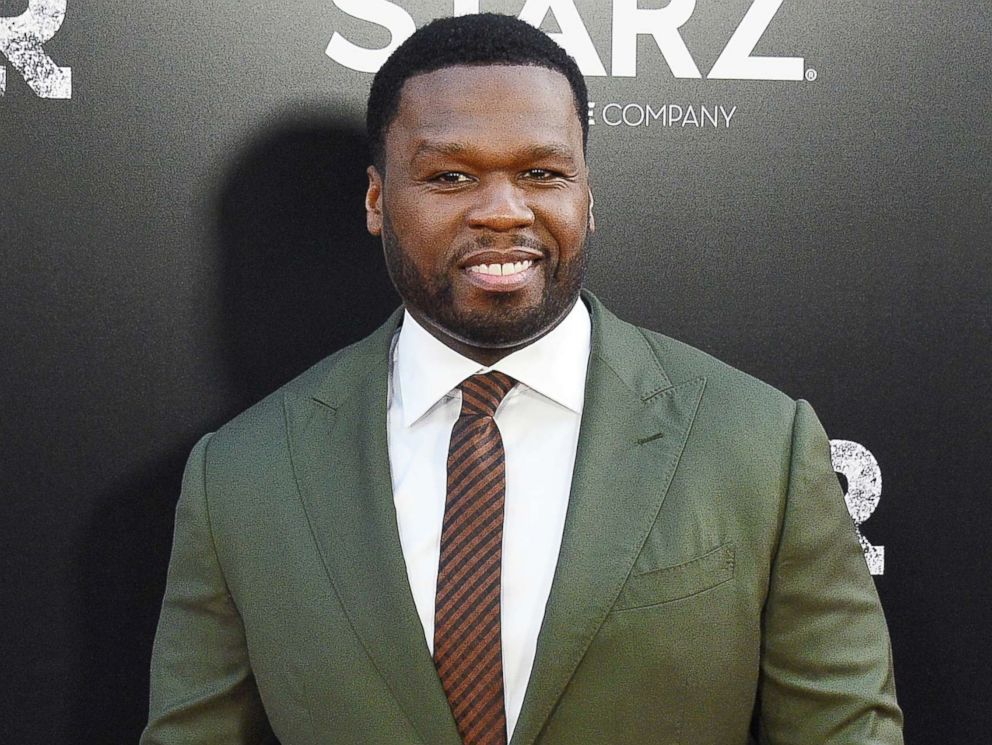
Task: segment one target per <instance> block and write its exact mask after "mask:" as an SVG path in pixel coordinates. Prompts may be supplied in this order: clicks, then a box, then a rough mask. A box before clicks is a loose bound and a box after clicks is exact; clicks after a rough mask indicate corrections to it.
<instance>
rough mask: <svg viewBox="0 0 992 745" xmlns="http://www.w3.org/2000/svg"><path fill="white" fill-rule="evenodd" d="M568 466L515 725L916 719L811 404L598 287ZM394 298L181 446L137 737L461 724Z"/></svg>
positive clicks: (269, 736)
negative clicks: (390, 444)
mask: <svg viewBox="0 0 992 745" xmlns="http://www.w3.org/2000/svg"><path fill="white" fill-rule="evenodd" d="M583 297H584V299H585V301H586V303H587V304H588V305H589V306H590V309H591V312H592V329H593V336H592V352H591V358H590V363H589V370H588V380H587V386H586V398H585V408H584V411H583V414H582V420H581V427H580V435H579V444H578V453H577V458H576V465H575V472H574V478H573V484H572V492H571V496H570V501H569V505H568V512H567V517H566V521H565V529H564V536H563V540H562V546H561V553H560V556H559V560H558V566H557V570H556V573H555V579H554V584H553V587H552V590H551V595H550V598H549V600H548V605H547V610H546V613H545V616H544V621H543V625H542V627H541V632H540V636H539V640H538V645H537V654H536V658H535V663H534V667H533V673H532V675H531V679H530V682H529V685H528V688H527V692H526V696H525V699H524V704H523V709H522V711H521V714H520V719H519V721H518V723H517V726H516V730H515V731H514V733H513V737H512V741H511V745H530V744H531V743H542V745H552V744H556V745H557V744H559V743H560V744H562V745H566V744H567V745H577V744H578V745H581V744H583V743H604V744H605V743H608V744H609V745H622V744H624V743H630V744H631V745H646V744H650V743H659V744H661V743H664V744H666V745H668V744H671V745H675V744H676V743H678V744H679V745H703V744H704V743H705V744H712V745H744V744H745V743H747V742H749V740H750V735H749V729H750V725H751V722H752V717H754V719H755V721H756V722H757V723H758V725H757V727H758V730H759V731H758V741H759V742H762V743H775V744H777V745H778V744H781V745H784V744H786V743H790V744H794V745H822V744H823V743H849V744H850V745H866V744H867V743H886V744H889V743H901V742H902V735H901V714H900V711H899V708H898V706H897V705H896V701H895V692H894V686H893V680H892V669H891V660H890V652H889V641H888V635H887V631H886V627H885V621H884V618H883V615H882V610H881V608H880V606H879V602H878V598H877V596H876V593H875V589H874V585H873V583H872V580H871V577H870V576H869V574H868V571H867V568H866V565H865V561H864V557H863V555H862V552H861V549H860V546H859V544H858V542H857V540H856V537H855V532H854V528H853V524H852V522H851V519H850V517H849V516H848V514H847V511H846V509H845V505H844V500H843V495H842V493H841V491H840V488H839V484H838V481H837V478H836V476H835V474H834V472H833V469H832V467H831V464H830V457H829V446H828V442H827V439H826V436H825V435H824V433H823V431H822V428H821V427H820V425H819V423H818V422H817V420H816V417H815V415H814V414H813V411H812V410H811V409H810V407H809V406H808V405H807V404H806V403H804V402H802V401H799V402H796V401H793V400H791V399H789V398H787V397H786V396H784V395H783V394H781V393H779V392H777V391H775V390H774V389H772V388H770V387H768V386H767V385H765V384H763V383H761V382H759V381H757V380H755V379H753V378H751V377H749V376H747V375H745V374H743V373H740V372H738V371H736V370H733V369H732V368H729V367H727V366H726V365H724V364H722V363H720V362H717V361H716V360H714V359H713V358H711V357H709V356H707V355H705V354H703V353H702V352H699V351H697V350H694V349H692V348H690V347H688V346H685V345H683V344H680V343H678V342H676V341H674V340H672V339H668V338H666V337H664V336H661V335H658V334H655V333H652V332H648V331H645V330H643V329H639V328H636V327H634V326H631V325H630V324H627V323H624V322H623V321H620V320H619V319H618V318H616V317H615V316H614V315H612V314H611V313H609V311H607V310H606V309H605V308H603V306H602V305H601V304H600V303H599V302H598V301H597V300H596V299H595V298H594V297H593V296H591V295H589V294H584V295H583ZM399 320H400V314H399V312H397V313H396V314H394V315H393V317H392V318H391V319H390V320H389V321H388V322H387V323H386V324H385V325H384V326H383V327H382V328H380V329H379V330H378V331H376V332H375V333H374V334H373V335H372V336H370V337H368V338H367V339H365V340H363V341H361V342H359V343H357V344H355V345H353V346H351V347H348V348H347V349H345V350H342V351H341V352H339V353H337V354H335V355H333V356H331V357H330V358H328V359H326V360H324V361H323V362H321V363H320V364H318V365H316V366H315V367H313V368H311V369H310V370H309V371H307V372H306V373H304V374H303V375H302V376H300V377H299V378H297V379H296V380H294V381H292V382H291V383H289V384H288V385H286V386H284V387H283V388H282V389H280V390H279V391H277V392H276V393H274V394H273V395H271V396H269V397H268V398H266V399H265V400H263V401H262V402H260V403H259V404H257V405H256V406H254V407H252V408H251V409H249V410H248V411H246V412H245V413H244V414H242V415H241V416H239V417H238V418H236V419H234V420H233V421H232V422H230V423H229V424H227V425H225V426H224V427H223V428H221V429H220V430H219V431H218V432H216V433H215V434H213V435H210V436H207V437H204V438H203V439H202V440H201V441H200V442H199V443H198V444H197V446H196V448H195V449H194V450H193V453H192V455H191V456H190V459H189V464H188V466H187V469H186V474H185V477H184V482H183V490H182V496H181V498H180V501H179V505H178V507H177V512H176V533H175V543H174V547H173V554H172V560H171V563H170V566H169V575H168V582H167V587H166V592H165V599H164V602H163V607H162V615H161V620H160V622H159V627H158V633H157V635H156V638H155V646H154V652H153V658H152V686H151V713H150V721H149V724H148V727H147V728H146V730H145V732H144V734H143V736H142V740H141V742H142V743H143V744H144V745H152V744H153V743H170V744H171V743H174V744H175V745H180V744H181V745H192V744H195V743H205V744H206V743H209V744H210V745H224V744H226V743H248V742H251V743H255V742H274V741H275V738H278V740H279V741H281V742H282V744H283V745H317V744H318V743H319V744H321V745H325V744H327V745H330V744H332V743H334V744H336V743H342V744H343V743H361V744H362V745H369V744H374V743H383V744H386V745H406V744H410V745H414V744H420V745H425V744H426V745H458V743H459V742H460V741H459V738H458V734H457V732H456V729H455V725H454V721H453V719H452V717H451V714H450V711H449V709H448V705H447V701H446V699H445V696H444V692H443V691H442V689H441V685H440V683H439V681H438V677H437V674H436V673H435V670H434V666H433V663H432V661H431V655H430V653H429V651H428V648H427V644H426V641H425V639H424V632H423V629H422V628H421V625H420V622H419V619H418V616H417V613H416V609H415V607H414V602H413V597H412V595H411V593H410V589H409V585H408V582H407V577H406V571H405V567H404V562H403V555H402V551H401V548H400V543H399V537H398V533H397V527H396V517H395V512H394V509H393V503H392V494H391V486H390V483H391V482H390V474H389V459H388V455H387V452H386V406H387V400H386V399H387V389H388V385H387V356H388V353H389V348H390V339H391V337H392V334H393V332H394V330H395V329H396V326H397V324H398V322H399Z"/></svg>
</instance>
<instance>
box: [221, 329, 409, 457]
mask: <svg viewBox="0 0 992 745" xmlns="http://www.w3.org/2000/svg"><path fill="white" fill-rule="evenodd" d="M390 320H392V319H390ZM389 325H390V322H387V324H385V325H384V326H382V327H380V328H379V329H378V330H377V331H375V332H374V333H373V334H371V335H370V336H367V337H365V338H364V339H362V340H360V341H358V342H355V343H354V344H351V345H349V346H347V347H345V348H343V349H341V350H339V351H337V352H335V353H334V354H331V355H329V356H328V357H325V358H324V359H323V360H321V361H320V362H318V363H316V364H315V365H313V366H311V367H310V368H308V369H306V370H304V371H303V372H302V373H300V374H299V375H297V376H296V377H295V378H293V379H292V380H290V381H289V382H287V383H285V384H284V385H282V386H281V387H279V388H278V389H276V390H275V391H273V392H272V393H270V394H269V395H268V396H266V397H265V398H263V399H262V400H261V401H259V402H258V403H256V404H254V405H253V406H251V407H249V408H248V409H246V410H245V411H243V412H241V413H240V414H238V415H237V416H236V417H234V418H233V419H231V420H230V421H229V422H227V423H226V424H224V425H223V426H222V427H220V428H219V429H218V430H217V431H216V432H215V433H214V434H213V436H212V437H211V439H210V442H209V448H208V453H207V455H208V459H209V460H210V461H212V462H217V460H218V459H220V460H232V459H233V460H234V461H237V462H238V463H239V464H241V465H244V464H245V460H246V459H247V458H255V459H258V458H259V456H261V455H263V454H266V453H271V451H272V450H273V449H276V450H278V451H280V452H284V451H285V448H286V439H287V409H288V408H293V407H295V408H300V404H301V403H302V404H304V405H306V406H309V405H311V404H312V405H313V406H312V408H313V409H314V410H317V411H320V410H324V411H327V412H329V413H332V414H333V411H334V410H335V409H336V407H337V406H338V405H340V404H341V403H342V402H343V401H344V400H346V399H347V398H348V397H349V396H351V395H353V394H354V393H355V392H356V391H358V390H359V389H360V388H361V387H363V386H366V385H368V384H369V381H370V379H372V378H374V377H375V376H378V375H385V374H386V371H387V365H388V349H389V343H390V340H391V337H392V330H393V329H392V328H388V327H389Z"/></svg>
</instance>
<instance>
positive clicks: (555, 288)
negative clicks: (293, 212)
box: [366, 66, 592, 359]
mask: <svg viewBox="0 0 992 745" xmlns="http://www.w3.org/2000/svg"><path fill="white" fill-rule="evenodd" d="M591 207H592V197H591V194H590V192H589V185H588V174H587V170H586V163H585V158H584V155H583V150H582V127H581V124H580V122H579V119H578V116H577V114H576V110H575V103H574V99H573V97H572V90H571V88H570V86H569V84H568V80H567V79H566V78H565V77H564V76H563V75H561V74H560V73H558V72H555V71H553V70H549V69H546V68H543V67H530V66H462V67H449V68H444V69H441V70H437V71H435V72H431V73H427V74H424V75H418V76H416V77H413V78H410V79H409V80H408V81H407V82H406V83H405V85H404V87H403V90H402V94H401V97H400V104H399V109H398V112H397V115H396V118H395V119H394V120H393V122H392V123H391V124H390V126H389V129H388V131H387V133H386V137H385V173H380V172H379V171H378V169H376V168H375V167H370V168H369V188H368V193H367V195H366V209H367V220H368V228H369V231H370V232H371V233H372V234H374V235H381V236H382V239H383V246H384V249H385V255H386V264H387V266H388V268H389V273H390V276H391V277H392V280H393V282H394V283H395V285H396V288H397V290H398V291H399V293H400V296H401V297H402V298H403V302H404V304H405V305H406V308H407V310H408V311H409V312H410V313H411V315H413V316H414V318H416V319H417V321H418V322H420V323H422V324H423V325H424V326H425V328H427V329H428V330H429V331H430V332H431V333H432V334H434V335H435V336H437V337H438V338H439V339H441V340H442V341H444V342H445V343H446V344H448V345H449V346H452V347H453V348H455V349H457V350H459V351H461V352H462V353H463V354H468V356H474V357H479V354H480V350H491V351H489V352H481V354H482V356H484V357H492V356H493V355H494V354H495V359H498V358H499V357H500V356H502V355H503V354H505V353H507V352H508V351H511V350H512V349H514V348H517V347H519V346H522V345H524V344H526V343H528V342H530V341H533V340H534V339H536V338H538V337H540V336H541V335H542V334H544V333H546V332H547V331H549V330H550V329H551V328H553V327H554V326H555V325H556V324H557V323H558V321H560V320H561V319H562V318H563V317H564V315H565V314H566V313H567V312H568V311H569V310H570V309H571V307H572V305H573V304H574V303H575V300H576V298H577V296H578V292H579V287H580V285H581V283H582V279H583V275H584V273H585V252H584V244H585V239H586V233H587V231H589V230H591V228H592V216H591ZM473 352H475V354H473Z"/></svg>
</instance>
